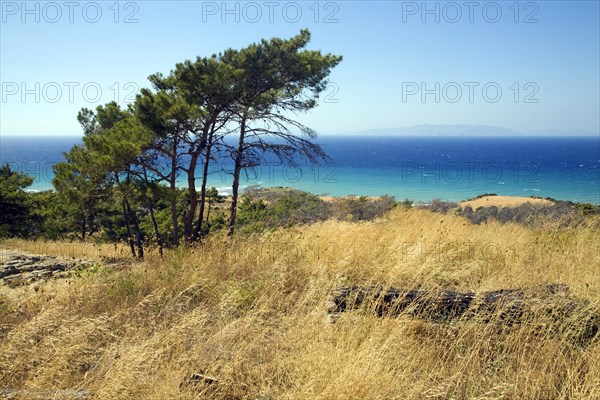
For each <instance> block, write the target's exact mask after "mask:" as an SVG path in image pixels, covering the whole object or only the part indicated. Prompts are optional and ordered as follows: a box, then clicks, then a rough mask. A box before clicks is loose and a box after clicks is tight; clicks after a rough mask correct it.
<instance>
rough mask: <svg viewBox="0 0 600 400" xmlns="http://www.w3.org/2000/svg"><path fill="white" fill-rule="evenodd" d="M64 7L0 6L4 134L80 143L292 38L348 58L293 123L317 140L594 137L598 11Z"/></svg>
mask: <svg viewBox="0 0 600 400" xmlns="http://www.w3.org/2000/svg"><path fill="white" fill-rule="evenodd" d="M73 3H74V4H73V5H65V2H63V1H62V0H61V1H57V2H55V3H52V2H28V3H26V8H27V9H24V7H23V3H22V2H21V1H2V2H1V10H2V16H1V18H2V20H1V32H0V33H1V39H0V45H1V50H0V55H1V61H0V62H1V65H0V71H1V79H0V80H1V82H2V98H1V103H0V106H1V111H0V119H1V123H0V134H2V135H10V134H18V135H26V134H27V135H32V134H81V131H80V128H79V126H78V124H77V121H76V114H77V111H78V110H79V109H80V108H81V107H88V108H94V107H96V106H97V105H99V104H103V103H105V102H108V101H110V100H113V99H116V100H118V101H120V102H121V103H124V102H125V101H127V100H128V95H129V94H135V93H134V92H135V91H136V90H137V89H138V88H140V87H143V86H147V85H148V83H147V80H146V77H147V76H148V75H149V74H151V73H155V72H163V73H168V72H169V71H170V70H171V69H172V68H173V66H174V65H175V63H177V62H180V61H183V60H185V59H193V58H195V57H196V56H197V55H210V54H212V53H215V52H219V51H221V50H223V49H225V48H228V47H234V48H239V47H243V46H245V45H247V44H249V43H251V42H255V41H258V40H260V39H261V38H268V37H273V36H279V37H289V36H292V35H294V34H296V33H297V32H298V31H299V30H300V29H301V28H309V29H310V31H311V33H312V37H313V39H312V42H311V43H310V46H309V47H310V48H313V49H321V50H322V51H324V52H332V53H335V54H341V55H343V56H344V61H343V62H342V64H340V66H339V67H337V68H336V69H335V70H334V72H333V74H332V75H331V81H332V82H333V83H334V84H335V85H332V86H331V87H330V88H329V90H328V92H327V93H326V95H325V97H324V98H323V99H322V102H321V104H320V106H319V107H318V108H317V109H315V110H314V111H313V112H311V113H310V114H308V115H303V116H301V117H300V118H301V120H302V121H303V122H305V123H307V124H308V125H309V126H311V127H313V128H315V129H317V130H318V131H319V132H321V133H344V132H355V131H360V130H366V129H372V128H387V127H404V126H411V125H417V124H486V125H497V126H502V127H508V128H514V129H518V130H521V131H525V132H533V131H536V132H541V131H544V132H545V131H563V132H573V133H579V132H594V133H598V132H599V130H600V119H599V109H600V102H599V96H600V95H599V92H600V82H599V79H600V76H599V75H600V66H599V52H600V44H599V37H600V32H599V20H600V12H599V2H598V1H579V2H577V1H569V2H562V1H540V2H518V3H517V7H515V2H514V1H506V2H504V1H499V2H496V3H494V2H486V1H484V2H477V1H475V2H471V3H469V4H472V5H466V2H465V1H458V2H455V3H453V2H428V3H426V4H425V7H426V8H427V10H433V12H432V13H427V12H426V11H427V10H424V3H423V2H421V1H418V2H401V1H381V2H374V1H368V2H367V1H337V2H327V1H324V2H314V1H308V2H301V1H299V2H288V1H268V0H266V1H257V2H227V3H223V2H221V1H217V2H206V1H146V0H144V1H137V2H119V3H116V6H115V2H114V1H98V2H87V1H82V2H78V1H77V2H73ZM436 8H437V10H438V11H437V12H436V11H435V10H436ZM517 9H518V14H517V12H516V11H517ZM117 10H118V11H119V12H118V14H117V13H116V11H117ZM317 10H318V15H317V14H316V13H317ZM498 10H499V11H500V12H501V15H498V14H497V12H498ZM98 11H100V13H101V15H99V14H98ZM257 11H260V15H259V14H258V13H257ZM316 17H317V18H316ZM36 19H37V21H36ZM115 19H116V20H117V21H118V22H115ZM236 19H238V21H236ZM436 19H438V21H436ZM125 20H129V21H130V22H132V23H124V22H125ZM136 20H137V22H136ZM423 20H424V21H423ZM93 21H97V22H95V23H94V22H93ZM453 21H454V22H453ZM493 21H496V22H493ZM536 21H537V22H536ZM465 82H471V83H468V84H465ZM515 82H516V83H517V85H516V86H515ZM436 84H439V86H438V87H437V89H436ZM84 87H85V88H86V91H85V92H84ZM484 87H485V88H486V91H485V92H484V90H483V88H484ZM517 87H518V92H517ZM117 88H118V91H117ZM98 89H100V90H101V92H102V96H101V97H100V98H99V99H97V97H98V96H97V92H96V91H97V90H98ZM422 89H426V90H429V92H428V94H426V95H425V96H424V98H423V97H422V96H421V95H422ZM498 89H500V90H501V91H502V95H501V96H500V97H498V95H497V90H498ZM24 90H26V91H28V92H25V91H24ZM459 90H460V96H459ZM36 96H38V97H39V98H37V99H36ZM436 96H438V97H439V99H437V100H439V102H436ZM471 96H472V98H470V97H471ZM496 100H497V101H496ZM531 101H534V102H531ZM535 101H537V102H535Z"/></svg>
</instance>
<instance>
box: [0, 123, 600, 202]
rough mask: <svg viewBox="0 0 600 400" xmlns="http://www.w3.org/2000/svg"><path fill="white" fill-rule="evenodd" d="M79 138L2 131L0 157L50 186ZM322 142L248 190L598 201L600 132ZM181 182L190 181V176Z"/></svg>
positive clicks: (250, 172) (220, 162) (222, 188)
mask: <svg viewBox="0 0 600 400" xmlns="http://www.w3.org/2000/svg"><path fill="white" fill-rule="evenodd" d="M80 142H81V138H79V137H76V136H41V135H40V136H23V137H18V136H2V137H0V163H2V164H6V163H8V164H9V165H10V167H11V169H13V170H17V171H20V172H25V173H27V174H29V175H31V176H32V177H33V178H34V183H33V185H32V186H30V187H29V188H28V190H31V191H43V190H52V188H53V187H52V178H53V177H54V175H53V172H52V166H53V165H54V164H55V163H57V162H60V161H62V160H63V153H64V152H66V151H68V150H69V149H70V148H71V147H72V146H73V145H75V144H77V143H80ZM317 142H318V143H319V144H320V145H321V146H322V148H323V149H324V150H325V153H326V154H327V155H328V157H329V158H328V160H324V161H321V162H319V163H316V164H310V163H307V162H304V161H303V160H298V161H297V163H296V165H289V164H288V163H281V162H278V161H277V160H276V159H273V158H270V159H266V160H264V162H263V163H262V164H261V165H259V166H257V167H253V168H249V169H247V170H246V171H245V172H244V173H243V174H242V179H241V184H240V185H241V188H242V189H248V188H253V187H275V186H285V187H292V188H296V189H299V190H304V191H307V192H311V193H313V194H317V195H329V196H344V195H357V196H381V195H390V196H394V197H396V199H397V200H404V199H409V200H412V201H414V202H420V203H428V202H431V201H432V200H434V199H442V200H446V201H460V200H465V199H469V198H472V197H475V196H477V195H481V194H484V193H495V194H497V195H506V196H525V197H529V196H537V197H544V198H545V197H551V198H554V199H558V200H570V201H574V202H586V203H593V204H600V135H599V136H586V137H584V136H580V137H576V136H573V137H566V136H565V137H550V136H548V137H540V136H535V137H534V136H510V137H489V136H488V137H477V136H473V137H471V136H462V137H446V136H444V137H437V136H427V137H423V136H421V137H416V136H356V135H352V136H345V135H329V136H321V137H320V138H319V139H317ZM231 166H232V162H231V159H230V158H228V157H227V156H225V155H224V156H223V157H221V158H219V159H217V160H216V161H215V162H214V163H213V164H212V165H211V173H210V175H209V180H208V184H209V186H214V187H216V188H217V189H218V190H219V192H220V193H221V194H230V193H231V187H230V186H231V181H232V176H231ZM198 176H201V174H200V171H198ZM179 180H180V184H181V186H182V187H184V186H185V182H186V180H185V178H184V177H180V178H179ZM197 184H198V186H199V185H200V181H199V180H198V183H197Z"/></svg>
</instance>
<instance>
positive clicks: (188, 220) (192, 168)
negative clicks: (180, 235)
mask: <svg viewBox="0 0 600 400" xmlns="http://www.w3.org/2000/svg"><path fill="white" fill-rule="evenodd" d="M199 156H200V154H199V152H198V151H196V152H195V153H193V154H192V158H191V160H190V163H189V167H188V170H187V176H188V192H189V195H190V203H189V205H188V209H187V212H186V213H185V215H184V216H183V230H184V233H185V240H186V242H188V243H190V242H191V241H192V240H193V235H194V217H195V216H196V208H197V207H198V192H197V191H196V166H197V165H198V157H199Z"/></svg>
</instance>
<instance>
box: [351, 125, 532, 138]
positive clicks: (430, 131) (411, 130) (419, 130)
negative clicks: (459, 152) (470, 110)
mask: <svg viewBox="0 0 600 400" xmlns="http://www.w3.org/2000/svg"><path fill="white" fill-rule="evenodd" d="M355 134H358V135H372V136H375V135H382V136H522V135H523V133H521V132H519V131H517V130H515V129H509V128H501V127H498V126H490V125H415V126H411V127H408V128H383V129H368V130H366V131H361V132H356V133H355Z"/></svg>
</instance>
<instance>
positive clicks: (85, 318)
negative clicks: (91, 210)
mask: <svg viewBox="0 0 600 400" xmlns="http://www.w3.org/2000/svg"><path fill="white" fill-rule="evenodd" d="M4 245H5V246H7V244H6V243H5V244H4ZM106 251H110V249H106ZM125 255H126V253H125ZM549 282H551V283H564V284H567V285H569V286H570V287H571V290H572V291H573V293H574V295H576V296H578V297H581V298H584V299H589V300H590V301H591V302H592V304H593V305H595V306H599V305H600V232H599V231H598V230H597V229H596V230H594V229H578V230H562V231H558V230H548V231H534V230H531V229H529V228H526V227H524V226H521V225H512V224H508V225H500V224H496V223H488V224H483V225H471V224H470V223H468V222H467V221H466V220H465V219H463V218H460V217H456V216H452V215H440V214H434V213H430V212H428V211H425V210H418V209H412V210H401V209H397V210H394V211H392V212H391V213H389V214H388V215H387V216H386V217H385V218H383V219H380V220H376V221H373V222H364V223H350V222H338V221H327V222H323V223H318V224H314V225H311V226H304V227H298V228H292V229H286V230H280V231H277V232H275V233H267V234H263V235H259V236H253V237H250V238H243V237H238V238H235V239H234V240H228V239H226V238H224V237H213V238H210V239H209V240H207V241H206V242H205V243H204V244H202V245H201V246H198V247H196V248H193V249H182V250H179V251H174V252H172V253H170V254H168V255H167V256H165V257H164V259H160V258H159V257H158V256H155V255H153V256H150V257H148V259H147V261H145V262H144V263H142V264H132V266H131V267H129V268H125V269H119V270H114V269H111V268H100V269H98V270H96V271H95V272H84V273H82V274H81V276H79V277H77V278H74V279H72V281H71V282H70V283H67V282H64V281H63V282H52V283H50V282H49V283H46V284H44V285H41V286H38V287H37V289H33V288H25V289H18V290H20V291H21V292H15V293H20V294H21V295H20V296H14V297H13V296H11V297H8V296H4V297H0V300H1V301H0V303H1V302H3V303H2V305H1V306H2V311H0V316H1V318H2V327H1V329H0V335H1V336H0V387H1V388H13V389H20V390H24V389H27V390H28V392H18V393H35V391H36V390H40V391H41V390H49V389H50V390H59V389H68V388H71V389H76V388H86V389H88V390H90V392H91V393H92V394H93V396H94V397H93V398H98V399H187V398H189V399H196V398H197V399H200V398H212V399H259V398H261V399H337V398H340V399H560V398H564V399H598V398H600V343H599V340H596V341H593V342H591V343H587V344H586V345H582V344H579V343H574V342H573V341H571V340H569V338H567V337H566V336H565V337H561V336H557V335H555V334H551V333H550V332H544V331H540V330H539V324H538V323H537V322H538V321H527V322H525V323H523V324H521V325H519V326H515V327H513V328H512V329H510V330H508V331H506V332H502V333H500V332H498V328H497V326H494V325H492V324H490V325H483V324H478V323H476V322H472V321H462V320H459V321H454V322H452V323H433V322H428V321H424V320H418V319H412V318H409V317H408V316H400V317H398V318H377V317H374V316H369V315H366V314H364V313H361V312H348V313H344V314H343V315H342V316H341V317H340V318H339V319H338V320H337V322H336V323H335V324H328V323H327V322H326V315H325V304H326V300H327V297H328V293H330V291H331V290H332V289H334V288H336V287H338V286H340V285H347V284H383V285H389V286H394V285H402V286H407V285H409V286H410V285H420V286H424V287H430V288H435V287H444V288H447V287H449V288H453V289H458V290H474V291H483V290H493V289H500V288H515V287H526V286H536V285H540V284H543V283H549ZM34 290H37V291H34ZM190 373H205V374H208V375H210V376H213V377H216V378H217V379H218V380H219V382H218V384H215V385H207V386H202V385H198V386H194V385H181V384H182V382H184V380H185V378H186V376H188V375H189V374H190ZM0 393H1V392H0ZM57 393H65V392H57ZM26 396H27V395H23V397H22V398H27V397H26ZM57 398H58V397H57Z"/></svg>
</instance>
